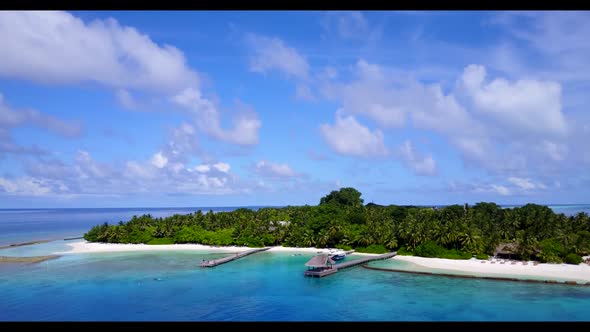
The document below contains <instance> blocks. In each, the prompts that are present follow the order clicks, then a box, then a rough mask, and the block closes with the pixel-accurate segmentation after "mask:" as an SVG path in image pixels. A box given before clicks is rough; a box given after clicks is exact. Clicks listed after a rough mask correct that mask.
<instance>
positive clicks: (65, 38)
mask: <svg viewBox="0 0 590 332" xmlns="http://www.w3.org/2000/svg"><path fill="white" fill-rule="evenodd" d="M0 40H2V41H3V45H2V47H1V48H0V59H2V61H0V75H2V76H5V77H9V78H20V79H27V80H31V81H35V82H41V83H57V84H64V83H65V84H69V83H78V82H97V83H101V84H104V85H106V86H110V87H113V88H138V89H149V90H155V91H162V90H163V91H168V92H173V91H177V90H180V89H182V88H184V87H186V86H191V85H194V84H196V83H197V82H198V76H197V74H196V73H195V72H194V71H192V70H190V69H189V68H188V67H187V65H186V59H185V57H184V55H183V53H182V52H181V51H180V50H178V49H177V48H175V47H172V46H170V45H157V44H156V43H154V42H153V41H152V40H151V39H150V38H149V37H148V36H147V35H145V34H142V33H140V32H139V31H137V30H136V29H135V28H133V27H128V26H122V25H120V24H119V23H118V22H117V21H116V20H114V19H112V18H109V19H106V20H94V21H92V22H84V21H83V20H81V19H79V18H77V17H75V16H73V15H72V14H70V13H67V12H59V11H6V12H2V13H0Z"/></svg>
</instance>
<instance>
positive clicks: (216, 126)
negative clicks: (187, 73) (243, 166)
mask: <svg viewBox="0 0 590 332" xmlns="http://www.w3.org/2000/svg"><path fill="white" fill-rule="evenodd" d="M172 101H174V102H175V103H176V104H178V105H180V106H182V107H184V108H186V109H188V110H190V111H191V112H192V114H193V115H194V117H195V121H196V123H197V125H198V126H199V129H201V130H203V131H204V132H206V133H208V134H209V135H211V136H213V137H215V138H218V139H220V140H223V141H226V142H230V143H234V144H238V145H254V144H257V143H258V130H259V129H260V127H261V126H262V122H261V121H260V120H259V119H258V116H257V115H256V113H254V112H253V111H252V110H246V111H242V112H240V113H238V114H237V115H236V116H235V117H234V118H233V128H231V129H223V128H222V127H221V123H220V114H219V111H218V109H217V107H216V106H215V105H214V104H213V102H211V101H210V100H208V99H205V98H203V97H202V96H201V92H200V91H199V90H196V89H192V88H188V89H185V90H183V91H182V92H181V93H179V94H177V95H176V96H174V97H173V98H172Z"/></svg>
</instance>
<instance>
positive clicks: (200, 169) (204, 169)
mask: <svg viewBox="0 0 590 332" xmlns="http://www.w3.org/2000/svg"><path fill="white" fill-rule="evenodd" d="M210 170H211V167H210V166H209V165H197V166H195V171H197V172H199V173H207V172H209V171H210Z"/></svg>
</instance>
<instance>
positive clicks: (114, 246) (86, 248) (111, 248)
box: [54, 241, 251, 255]
mask: <svg viewBox="0 0 590 332" xmlns="http://www.w3.org/2000/svg"><path fill="white" fill-rule="evenodd" d="M68 246H69V247H70V250H68V251H61V252H55V253H54V254H55V255H65V254H84V253H106V252H125V251H186V250H194V251H212V250H215V251H220V252H232V253H234V252H242V251H246V250H248V249H251V248H247V247H214V246H206V245H202V244H160V245H148V244H126V243H125V244H123V243H95V242H86V241H80V242H71V243H68Z"/></svg>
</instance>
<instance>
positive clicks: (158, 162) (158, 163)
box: [150, 151, 168, 168]
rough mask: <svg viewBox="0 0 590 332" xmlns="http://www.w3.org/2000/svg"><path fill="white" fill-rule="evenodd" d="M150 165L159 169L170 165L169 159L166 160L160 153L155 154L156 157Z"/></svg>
mask: <svg viewBox="0 0 590 332" xmlns="http://www.w3.org/2000/svg"><path fill="white" fill-rule="evenodd" d="M150 163H151V164H152V165H154V166H155V167H157V168H163V167H164V166H166V164H168V158H166V157H165V156H164V155H163V154H162V152H161V151H159V152H158V153H156V154H154V156H153V157H152V159H151V160H150Z"/></svg>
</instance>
